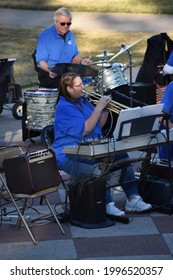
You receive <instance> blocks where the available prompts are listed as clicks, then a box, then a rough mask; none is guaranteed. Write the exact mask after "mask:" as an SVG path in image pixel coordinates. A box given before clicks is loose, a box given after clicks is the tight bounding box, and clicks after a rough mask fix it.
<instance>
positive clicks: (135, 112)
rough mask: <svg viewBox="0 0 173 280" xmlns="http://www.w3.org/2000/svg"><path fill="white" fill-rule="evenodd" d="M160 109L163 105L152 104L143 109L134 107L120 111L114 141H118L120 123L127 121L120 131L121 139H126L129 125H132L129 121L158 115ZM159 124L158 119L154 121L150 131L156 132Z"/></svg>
mask: <svg viewBox="0 0 173 280" xmlns="http://www.w3.org/2000/svg"><path fill="white" fill-rule="evenodd" d="M162 109H163V104H153V105H147V106H143V107H134V108H128V109H123V110H121V111H120V114H119V117H118V120H117V124H116V128H115V130H114V139H115V140H116V139H118V136H119V130H120V125H121V123H122V122H124V121H129V122H128V123H127V124H124V125H123V130H122V137H127V136H129V135H130V130H131V125H132V123H131V122H130V120H133V119H136V118H140V117H145V116H152V115H159V114H161V113H162ZM159 122H160V117H158V118H156V119H155V122H154V125H153V128H152V130H157V129H158V128H159Z"/></svg>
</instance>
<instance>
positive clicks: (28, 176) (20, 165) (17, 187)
mask: <svg viewBox="0 0 173 280" xmlns="http://www.w3.org/2000/svg"><path fill="white" fill-rule="evenodd" d="M3 166H4V171H5V177H6V180H7V185H8V187H9V189H10V191H11V192H13V193H24V194H31V193H33V192H36V191H40V190H43V189H46V188H48V187H53V186H58V185H59V184H60V182H61V179H60V175H59V171H58V168H57V164H56V159H55V155H54V153H53V152H52V151H51V152H50V151H47V150H42V151H38V152H35V153H32V154H30V155H29V156H26V155H22V156H18V157H12V158H9V159H5V160H4V163H3Z"/></svg>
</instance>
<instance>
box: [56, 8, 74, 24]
mask: <svg viewBox="0 0 173 280" xmlns="http://www.w3.org/2000/svg"><path fill="white" fill-rule="evenodd" d="M60 16H65V17H69V18H70V19H71V20H72V14H71V13H70V12H69V10H67V9H66V8H65V7H62V8H59V9H58V10H56V12H55V13H54V18H53V19H54V20H55V21H57V20H58V18H59V17H60Z"/></svg>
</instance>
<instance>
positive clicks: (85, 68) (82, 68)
mask: <svg viewBox="0 0 173 280" xmlns="http://www.w3.org/2000/svg"><path fill="white" fill-rule="evenodd" d="M49 70H50V71H52V72H54V73H55V74H57V75H58V76H62V75H63V74H64V73H66V72H72V73H77V74H79V75H80V76H81V77H87V76H92V77H94V76H97V75H98V70H97V69H96V68H94V67H93V66H92V65H84V64H75V63H57V64H55V65H52V66H49Z"/></svg>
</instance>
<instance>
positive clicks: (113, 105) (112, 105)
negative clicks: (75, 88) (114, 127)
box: [83, 91, 129, 115]
mask: <svg viewBox="0 0 173 280" xmlns="http://www.w3.org/2000/svg"><path fill="white" fill-rule="evenodd" d="M83 93H84V94H86V95H87V96H88V97H89V98H91V101H92V102H93V103H94V104H97V103H98V100H99V99H100V98H101V95H100V94H99V93H96V92H87V91H83ZM128 108H129V107H128V106H126V105H123V104H121V103H119V102H117V101H114V100H110V102H109V104H108V105H107V106H106V109H108V110H110V111H111V112H113V113H116V114H118V115H119V114H120V111H121V110H122V109H128Z"/></svg>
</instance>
